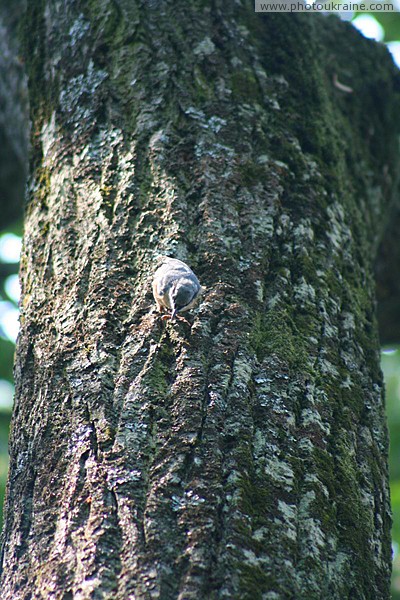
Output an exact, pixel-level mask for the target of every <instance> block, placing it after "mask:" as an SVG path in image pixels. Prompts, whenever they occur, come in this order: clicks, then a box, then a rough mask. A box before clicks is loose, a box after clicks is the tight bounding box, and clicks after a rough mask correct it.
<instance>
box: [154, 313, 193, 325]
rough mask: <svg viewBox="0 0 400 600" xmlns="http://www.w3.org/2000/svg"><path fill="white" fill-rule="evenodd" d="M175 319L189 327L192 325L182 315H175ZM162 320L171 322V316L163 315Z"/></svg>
mask: <svg viewBox="0 0 400 600" xmlns="http://www.w3.org/2000/svg"><path fill="white" fill-rule="evenodd" d="M175 319H177V320H178V321H184V322H185V323H186V324H187V325H190V322H189V321H188V320H187V319H185V317H181V316H180V315H175ZM161 320H162V321H171V315H162V316H161Z"/></svg>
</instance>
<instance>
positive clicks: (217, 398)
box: [2, 0, 398, 600]
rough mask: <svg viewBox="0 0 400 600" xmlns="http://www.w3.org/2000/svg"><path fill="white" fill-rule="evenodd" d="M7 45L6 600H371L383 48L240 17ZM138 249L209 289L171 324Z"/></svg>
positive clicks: (149, 263) (386, 203) (382, 536)
mask: <svg viewBox="0 0 400 600" xmlns="http://www.w3.org/2000/svg"><path fill="white" fill-rule="evenodd" d="M21 31H22V33H21V39H22V40H23V45H24V48H23V49H22V51H23V56H24V60H25V61H26V68H27V72H28V76H29V81H30V102H31V119H32V158H31V183H30V198H29V205H28V207H27V210H26V226H25V244H24V253H23V258H22V285H23V298H22V303H21V304H22V318H21V319H22V325H21V334H20V337H19V343H18V354H17V362H16V382H17V393H16V404H15V410H14V418H13V427H12V436H11V450H10V451H11V470H10V478H9V484H8V497H7V507H6V517H5V528H4V541H3V574H2V598H4V599H6V600H11V599H12V600H18V599H22V598H24V599H25V598H32V599H33V598H46V599H47V598H54V599H63V600H67V599H68V598H74V599H77V600H80V599H88V598H109V599H115V600H122V599H125V598H135V599H137V600H139V599H140V600H142V599H155V598H160V599H161V600H170V599H171V600H172V599H180V600H188V599H191V598H193V599H196V600H198V599H202V598H204V599H209V598H211V599H212V598H215V599H216V598H230V599H231V598H237V599H239V598H240V599H242V600H243V599H251V600H257V599H259V598H263V599H268V600H273V599H281V598H282V599H283V598H293V599H294V598H296V600H297V599H304V600H313V599H315V600H317V599H318V600H320V599H321V598H325V597H329V598H333V599H337V600H339V599H340V600H343V599H345V598H352V599H366V598H368V599H371V600H372V599H374V600H375V599H385V598H389V574H390V536H389V533H390V532H389V530H390V509H389V495H388V487H387V464H386V461H387V456H386V455H387V434H386V428H385V418H384V400H383V386H382V376H381V371H380V366H379V342H378V335H377V326H376V318H375V285H374V278H373V263H374V260H375V256H376V252H377V248H378V245H379V243H380V240H381V237H382V233H383V231H384V227H385V218H387V216H388V215H389V209H390V207H391V204H392V200H393V198H394V194H395V192H396V189H397V184H396V176H395V174H396V167H397V165H398V148H397V131H396V127H397V124H398V123H397V120H396V115H398V112H397V113H396V111H398V95H397V93H396V92H395V90H396V89H398V75H397V72H396V71H395V68H394V66H393V65H392V62H391V59H390V58H389V57H388V54H387V52H386V50H385V49H384V48H383V47H381V46H379V45H377V44H374V43H371V42H368V41H366V40H365V39H363V38H362V37H361V36H360V35H359V34H358V33H357V32H356V31H354V30H353V29H352V28H351V26H349V25H347V24H344V23H342V22H340V21H339V20H337V19H336V18H323V17H321V18H317V17H316V18H312V17H311V16H310V15H304V16H303V15H294V14H292V15H282V14H280V15H267V16H260V15H254V14H253V8H252V6H251V4H250V3H247V2H243V3H241V2H235V3H223V4H222V3H219V2H215V3H203V2H199V1H194V0H192V1H191V2H189V1H188V2H185V3H178V4H176V3H175V2H172V1H171V2H168V1H165V0H164V1H162V2H157V3H153V2H146V3H143V4H142V3H139V2H132V0H119V1H118V2H117V1H112V0H99V1H97V2H87V3H84V2H82V3H81V2H78V1H73V0H70V1H69V2H68V3H59V2H54V1H51V0H47V1H45V0H35V1H32V2H29V3H28V7H27V12H26V15H25V17H24V20H23V23H22V24H21ZM338 82H339V84H343V85H345V86H347V87H348V88H352V90H353V91H352V92H351V91H349V90H348V91H347V92H346V91H344V88H343V87H342V86H340V85H338ZM396 85H397V88H396ZM158 253H165V254H169V255H172V256H175V257H177V258H181V259H183V260H186V261H187V262H188V263H189V264H190V265H191V266H192V267H193V268H194V270H195V272H196V273H197V274H198V276H199V278H200V281H201V283H202V284H203V285H205V286H207V289H208V291H207V294H206V297H205V300H204V302H203V303H202V305H201V307H200V309H199V310H198V312H197V313H196V312H195V311H194V313H193V317H192V321H193V324H192V326H191V327H189V326H188V325H186V324H184V323H177V324H175V325H170V324H166V325H165V324H162V323H161V322H160V320H159V319H158V316H157V314H156V311H155V307H154V304H153V301H152V298H151V292H150V286H149V282H150V279H151V273H152V271H153V270H154V257H155V255H156V254H158Z"/></svg>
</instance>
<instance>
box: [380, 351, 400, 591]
mask: <svg viewBox="0 0 400 600" xmlns="http://www.w3.org/2000/svg"><path fill="white" fill-rule="evenodd" d="M382 369H383V373H384V376H385V385H386V411H387V417H388V426H389V435H390V451H389V472H390V493H391V498H392V511H393V530H392V538H393V553H394V556H393V578H392V582H393V585H392V588H393V589H392V594H393V600H400V460H399V457H400V346H398V347H391V348H386V349H384V350H383V353H382Z"/></svg>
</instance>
